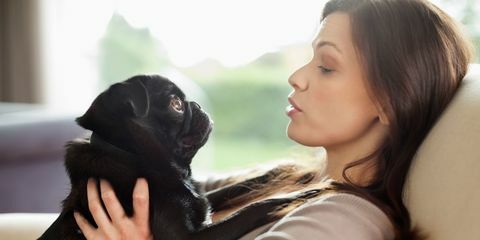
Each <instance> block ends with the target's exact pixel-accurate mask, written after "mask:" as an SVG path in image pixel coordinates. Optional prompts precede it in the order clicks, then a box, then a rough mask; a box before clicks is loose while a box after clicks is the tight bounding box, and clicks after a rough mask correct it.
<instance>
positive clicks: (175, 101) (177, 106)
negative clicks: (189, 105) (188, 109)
mask: <svg viewBox="0 0 480 240" xmlns="http://www.w3.org/2000/svg"><path fill="white" fill-rule="evenodd" d="M170 108H171V109H173V110H174V111H176V112H179V113H183V111H184V109H183V102H182V100H181V99H180V98H179V97H177V96H172V99H171V100H170Z"/></svg>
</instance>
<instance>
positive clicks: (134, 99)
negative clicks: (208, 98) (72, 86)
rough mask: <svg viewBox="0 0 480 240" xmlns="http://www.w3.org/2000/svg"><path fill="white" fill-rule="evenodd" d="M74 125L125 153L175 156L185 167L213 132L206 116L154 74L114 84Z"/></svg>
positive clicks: (173, 85) (174, 87) (172, 85)
mask: <svg viewBox="0 0 480 240" xmlns="http://www.w3.org/2000/svg"><path fill="white" fill-rule="evenodd" d="M77 122H78V124H79V125H80V126H82V127H84V128H86V129H89V130H92V131H93V132H95V133H96V134H97V135H98V136H100V137H101V138H102V139H103V140H105V141H106V142H108V143H110V144H112V145H114V146H116V147H118V148H121V149H123V150H126V151H128V152H132V153H134V154H138V155H150V156H157V157H158V155H163V156H162V157H174V158H175V159H181V160H187V164H189V163H190V160H191V158H192V157H193V156H194V155H195V153H196V152H197V150H198V149H199V148H200V147H202V146H203V145H204V144H205V142H206V141H207V139H208V136H209V134H210V132H211V129H212V122H211V120H210V118H209V116H208V114H207V113H205V112H204V111H203V110H202V109H201V108H200V106H199V105H198V104H197V103H195V102H192V101H187V100H186V99H185V94H184V93H183V92H182V91H181V90H180V89H179V88H178V87H177V86H176V85H175V84H174V83H173V82H171V81H170V80H168V79H166V78H163V77H161V76H158V75H150V76H145V75H140V76H135V77H132V78H130V79H128V80H126V81H124V82H120V83H116V84H113V85H112V86H110V87H109V88H108V89H107V90H106V91H104V92H102V93H101V94H100V95H99V96H98V97H97V98H96V99H95V100H94V102H93V103H92V105H91V106H90V108H89V109H88V110H87V112H86V113H85V114H84V115H83V116H82V117H79V118H78V119H77ZM165 155H167V156H165Z"/></svg>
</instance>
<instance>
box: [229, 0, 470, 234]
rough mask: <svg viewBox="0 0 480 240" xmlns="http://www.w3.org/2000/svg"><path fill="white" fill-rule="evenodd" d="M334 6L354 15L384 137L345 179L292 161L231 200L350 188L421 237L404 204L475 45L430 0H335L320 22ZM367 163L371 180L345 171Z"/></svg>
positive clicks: (356, 40)
mask: <svg viewBox="0 0 480 240" xmlns="http://www.w3.org/2000/svg"><path fill="white" fill-rule="evenodd" d="M334 12H342V13H347V14H348V15H349V17H350V22H351V26H352V39H353V45H354V46H355V48H356V51H357V55H358V56H359V58H360V59H359V60H360V62H361V63H363V69H364V72H365V76H366V77H365V79H367V83H366V85H367V88H368V90H369V94H370V97H371V98H372V100H374V102H375V103H376V104H377V106H379V108H381V110H382V111H383V112H384V113H385V115H386V116H387V118H388V122H389V130H388V133H387V136H386V138H385V140H384V142H383V143H381V144H380V146H379V147H378V148H377V149H376V150H375V151H374V152H372V153H371V154H370V155H368V156H366V157H364V158H361V159H359V160H357V161H354V162H352V163H350V164H348V165H347V166H346V168H345V169H343V177H344V178H345V180H346V183H338V182H324V183H325V184H324V185H322V184H323V183H322V182H320V183H319V181H318V179H324V178H322V175H321V174H320V173H319V172H318V168H315V169H314V168H312V167H310V168H308V167H307V168H299V167H298V168H297V167H291V166H288V165H287V166H284V167H283V168H284V170H283V171H284V173H285V174H283V175H281V176H280V177H278V178H277V181H273V182H270V183H268V184H267V185H262V186H259V187H258V188H256V191H255V192H253V193H252V194H250V195H249V196H243V197H241V198H238V199H231V201H229V203H228V204H231V205H238V206H239V207H238V208H240V207H241V206H242V205H245V204H246V202H252V201H254V200H258V199H262V198H265V197H266V196H271V195H274V194H277V193H279V192H291V191H295V190H301V189H308V188H318V187H322V186H325V188H327V190H328V192H330V191H348V192H351V193H354V194H357V195H360V196H362V197H364V198H367V199H369V200H370V201H371V202H373V203H374V204H376V205H377V206H378V207H379V208H381V209H382V210H383V211H384V212H385V213H386V215H387V216H388V217H389V218H390V220H391V222H392V225H393V227H394V231H395V239H423V238H424V237H425V235H424V234H421V233H420V232H419V230H418V228H414V227H413V226H412V223H411V219H410V215H409V212H408V210H407V208H406V207H405V205H404V203H403V200H402V197H403V196H402V194H403V186H404V184H405V180H406V177H407V173H408V170H409V168H410V165H411V162H412V159H413V157H414V155H415V153H416V152H417V150H418V148H419V147H420V144H421V143H422V141H423V140H424V138H425V137H426V135H427V133H428V132H429V131H430V129H431V128H432V127H433V125H434V124H435V122H436V121H437V120H438V118H439V117H440V115H441V114H442V112H443V111H444V109H445V108H446V107H447V105H448V104H449V102H450V100H451V99H452V97H453V96H454V94H455V92H456V91H457V89H458V87H459V85H460V83H461V81H462V79H463V77H464V76H465V74H466V72H467V68H468V64H469V62H470V61H471V59H472V58H473V50H472V49H473V48H472V46H471V43H469V42H468V41H467V40H466V39H465V38H464V36H463V34H462V33H461V31H460V29H459V26H458V25H457V23H456V22H455V21H454V20H453V19H452V18H451V17H450V16H448V15H447V14H446V13H445V12H443V11H442V10H441V9H439V8H438V7H436V6H435V5H433V4H432V3H430V2H428V1H427V0H330V1H328V2H327V3H326V5H325V7H324V10H323V14H322V21H323V19H325V18H326V17H327V16H328V15H329V14H332V13H334ZM374 161H375V162H374ZM366 163H370V164H372V163H373V165H374V166H375V167H376V168H375V170H376V171H375V173H374V175H373V177H372V179H371V181H370V182H369V183H368V184H366V185H365V184H363V185H358V184H356V183H354V182H353V181H352V180H351V179H349V177H348V174H347V172H348V170H349V169H351V168H354V167H356V166H359V165H363V164H366ZM230 180H231V182H235V181H239V180H240V179H238V178H237V179H233V180H232V179H230ZM231 205H230V206H231ZM291 209H292V208H290V209H289V210H291Z"/></svg>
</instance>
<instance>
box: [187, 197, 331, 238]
mask: <svg viewBox="0 0 480 240" xmlns="http://www.w3.org/2000/svg"><path fill="white" fill-rule="evenodd" d="M321 192H322V190H321V189H316V190H310V191H306V192H303V193H300V194H298V195H296V196H292V197H286V198H274V199H267V200H264V201H261V202H256V203H254V204H252V205H249V206H247V207H245V208H244V209H242V210H240V211H239V212H237V213H235V214H234V215H232V216H231V217H229V218H227V219H226V220H224V221H221V222H218V223H215V224H213V225H211V226H208V227H206V228H204V229H202V230H200V231H198V232H196V233H194V234H192V235H191V237H190V238H189V239H188V240H207V239H208V240H209V239H218V240H234V239H238V238H240V237H242V236H243V235H245V234H247V233H248V232H250V231H252V230H254V229H255V228H256V227H261V226H263V225H265V224H267V223H270V222H272V221H274V220H276V219H279V218H280V217H282V216H283V215H284V214H283V213H281V212H282V210H283V209H284V208H286V207H288V206H290V204H293V205H295V204H294V203H295V202H301V203H303V202H305V201H306V200H307V199H310V198H313V197H315V196H318V195H319V194H320V193H321Z"/></svg>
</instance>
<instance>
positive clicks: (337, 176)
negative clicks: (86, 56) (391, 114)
mask: <svg viewBox="0 0 480 240" xmlns="http://www.w3.org/2000/svg"><path fill="white" fill-rule="evenodd" d="M387 130H388V129H387V126H386V125H383V124H381V123H380V121H374V122H373V123H372V125H371V126H370V127H369V128H368V129H367V130H366V131H365V132H364V133H363V134H362V135H360V136H359V137H357V138H356V139H354V140H351V141H349V142H347V143H343V144H341V145H337V146H326V147H325V149H326V151H327V169H326V172H325V173H326V175H328V176H329V177H330V178H332V179H334V180H336V181H339V182H346V179H345V178H344V177H343V175H342V173H343V170H344V169H345V168H346V166H347V165H348V164H349V163H352V162H354V161H356V160H359V159H361V158H363V157H366V156H368V155H369V154H371V153H373V152H374V151H375V150H376V149H377V148H378V146H380V144H381V143H382V141H383V140H384V138H385V136H386V133H387ZM377 160H378V159H371V160H370V161H367V162H366V163H363V164H360V165H358V166H355V167H353V168H350V169H349V170H348V171H347V172H346V175H347V177H348V178H349V179H350V180H352V181H353V182H354V183H356V184H360V185H363V184H367V183H368V182H369V181H370V180H371V179H372V177H373V174H375V170H376V166H375V163H376V162H377Z"/></svg>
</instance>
